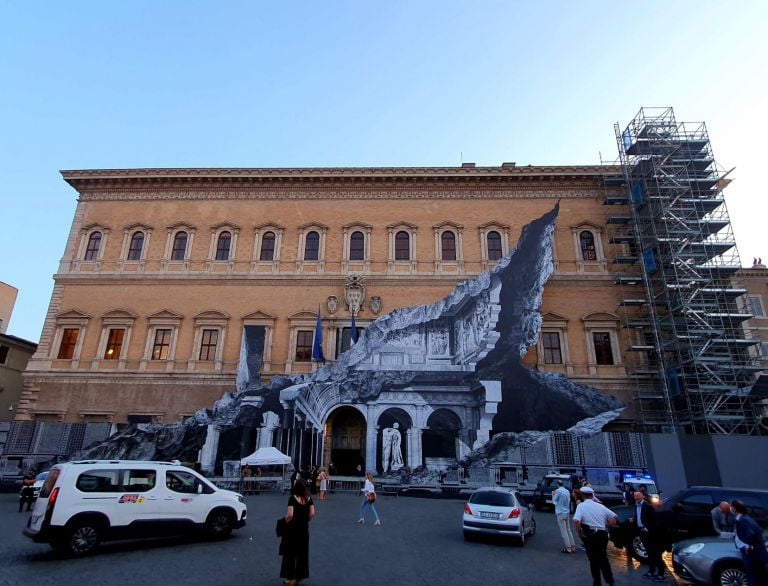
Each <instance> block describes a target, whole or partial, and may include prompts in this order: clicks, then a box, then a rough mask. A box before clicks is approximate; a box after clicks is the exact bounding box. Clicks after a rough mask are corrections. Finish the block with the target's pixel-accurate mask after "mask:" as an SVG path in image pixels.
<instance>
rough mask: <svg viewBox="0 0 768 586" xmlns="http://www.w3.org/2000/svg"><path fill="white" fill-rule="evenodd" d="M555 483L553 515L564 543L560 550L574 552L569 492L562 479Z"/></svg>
mask: <svg viewBox="0 0 768 586" xmlns="http://www.w3.org/2000/svg"><path fill="white" fill-rule="evenodd" d="M557 485H558V486H557V490H555V491H554V492H553V493H552V503H553V504H554V505H555V516H556V517H557V526H558V528H559V529H560V536H561V537H562V538H563V542H564V543H565V546H564V547H563V549H561V550H560V551H562V552H563V553H576V540H574V538H573V532H571V518H570V513H571V493H570V492H569V491H568V489H567V488H565V486H563V481H562V480H558V481H557Z"/></svg>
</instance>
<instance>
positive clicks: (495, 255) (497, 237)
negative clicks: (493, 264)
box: [486, 230, 503, 260]
mask: <svg viewBox="0 0 768 586" xmlns="http://www.w3.org/2000/svg"><path fill="white" fill-rule="evenodd" d="M486 239H487V241H488V260H499V259H500V258H501V257H502V254H503V253H502V250H501V234H499V233H498V232H496V230H492V231H491V232H488V236H487V237H486Z"/></svg>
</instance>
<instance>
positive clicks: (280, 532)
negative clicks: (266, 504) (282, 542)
mask: <svg viewBox="0 0 768 586" xmlns="http://www.w3.org/2000/svg"><path fill="white" fill-rule="evenodd" d="M286 533H288V523H287V522H286V521H285V517H280V518H279V519H278V520H277V524H275V534H277V536H278V537H285V534H286Z"/></svg>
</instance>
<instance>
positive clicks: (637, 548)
mask: <svg viewBox="0 0 768 586" xmlns="http://www.w3.org/2000/svg"><path fill="white" fill-rule="evenodd" d="M627 551H629V555H631V556H632V557H633V558H635V559H636V560H637V561H638V562H640V563H641V564H646V563H648V552H647V551H646V550H645V545H644V544H643V540H642V539H640V536H639V535H636V536H635V537H634V539H632V542H631V543H630V544H629V545H628V546H627Z"/></svg>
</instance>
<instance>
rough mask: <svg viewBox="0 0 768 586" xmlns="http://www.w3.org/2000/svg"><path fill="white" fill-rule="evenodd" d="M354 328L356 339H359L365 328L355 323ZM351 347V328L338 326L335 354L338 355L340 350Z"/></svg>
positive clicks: (344, 350) (343, 350)
mask: <svg viewBox="0 0 768 586" xmlns="http://www.w3.org/2000/svg"><path fill="white" fill-rule="evenodd" d="M355 329H356V330H357V339H358V340H359V339H360V336H362V335H363V330H365V328H361V327H360V326H358V325H356V326H355ZM351 347H352V328H339V329H338V331H337V333H336V356H337V357H338V356H339V355H340V354H341V353H342V352H346V351H347V350H349V349H350V348H351Z"/></svg>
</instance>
